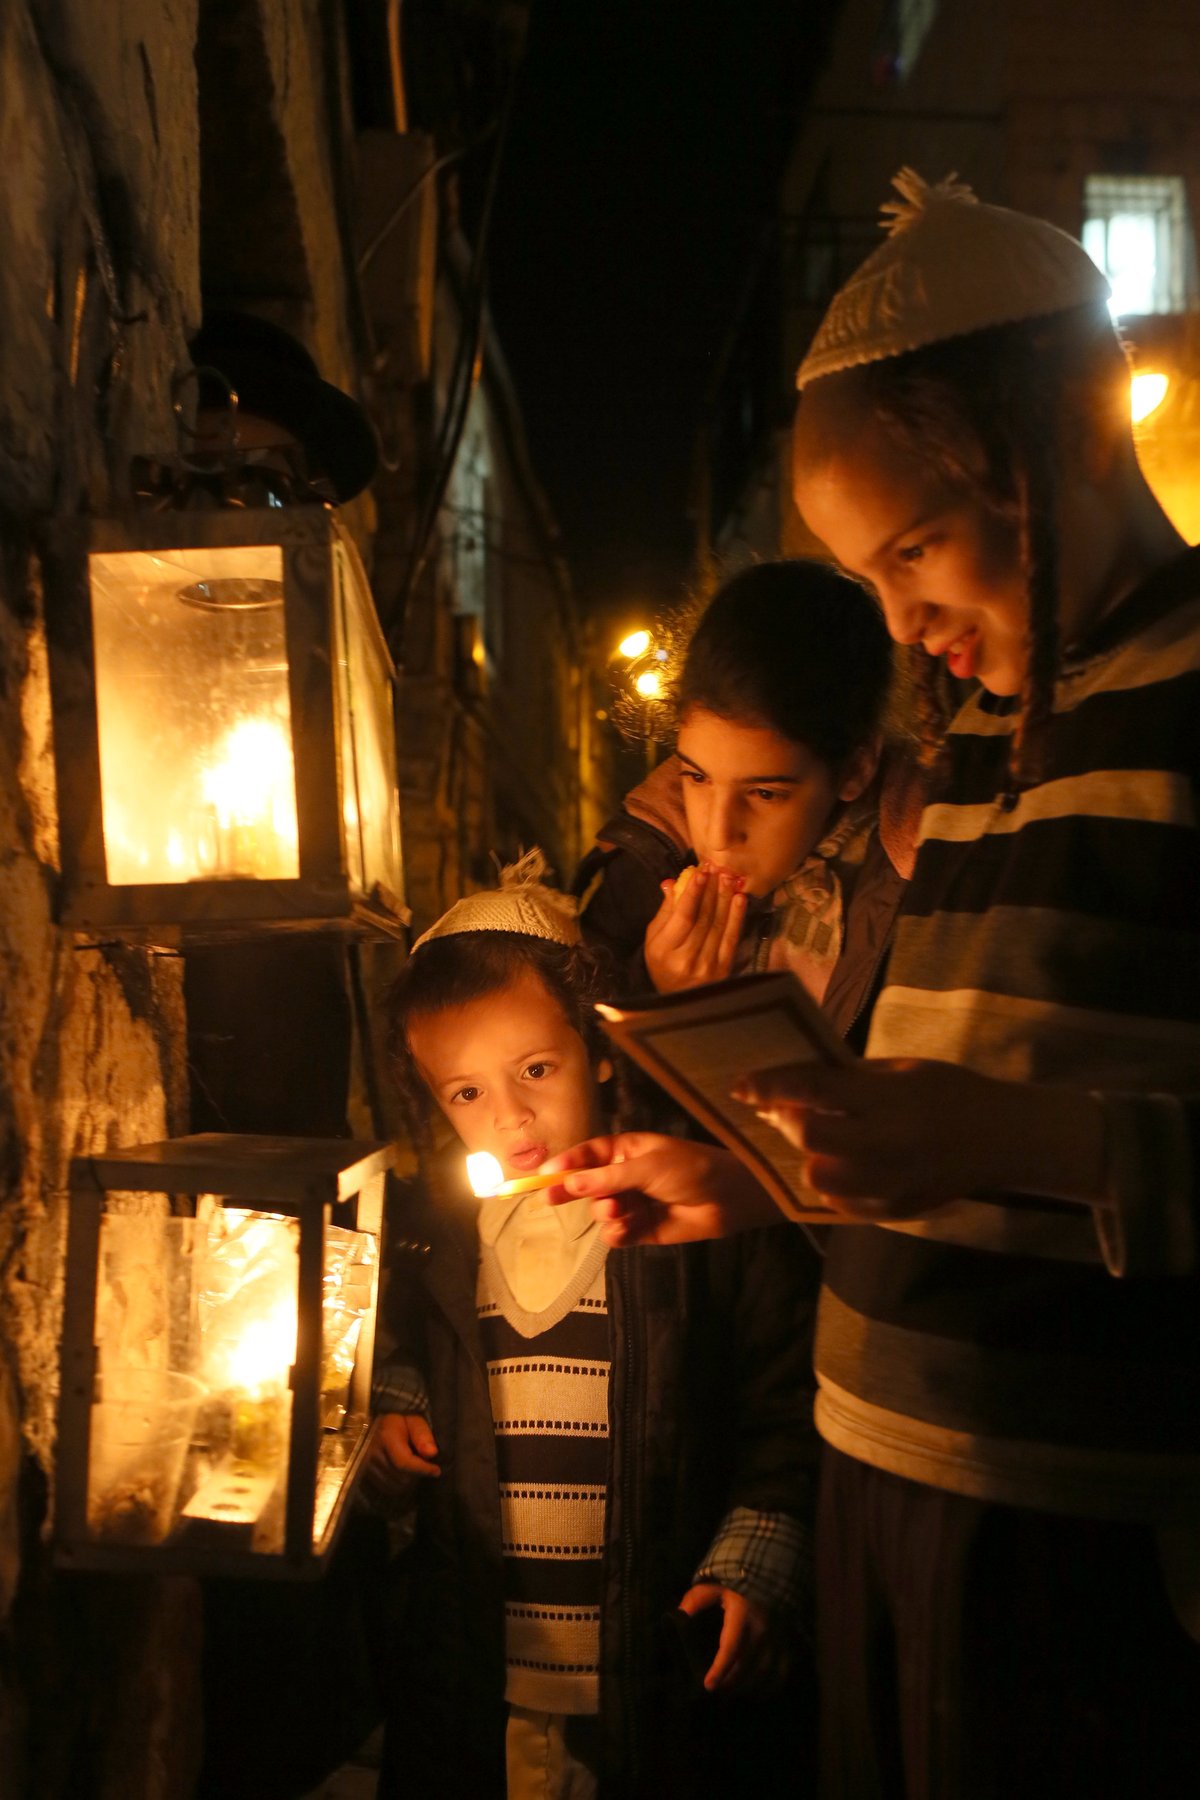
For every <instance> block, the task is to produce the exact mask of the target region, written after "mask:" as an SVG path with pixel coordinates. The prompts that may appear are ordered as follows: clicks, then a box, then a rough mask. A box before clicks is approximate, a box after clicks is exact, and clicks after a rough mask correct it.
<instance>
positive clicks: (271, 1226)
mask: <svg viewBox="0 0 1200 1800" xmlns="http://www.w3.org/2000/svg"><path fill="white" fill-rule="evenodd" d="M139 1198H141V1197H139ZM299 1230H300V1228H299V1223H298V1221H297V1220H296V1219H294V1218H283V1217H280V1216H278V1215H275V1214H263V1213H258V1212H250V1211H246V1210H244V1209H242V1208H236V1207H224V1206H221V1205H220V1204H219V1202H217V1201H216V1200H215V1199H213V1198H211V1197H201V1201H200V1204H199V1206H198V1209H197V1216H196V1217H195V1218H194V1219H180V1218H164V1217H161V1216H158V1217H151V1216H149V1215H147V1214H144V1213H138V1214H124V1213H120V1214H113V1213H105V1214H103V1215H102V1217H101V1224H100V1256H99V1264H98V1269H97V1291H96V1343H97V1369H96V1394H95V1399H94V1401H93V1405H92V1412H91V1436H90V1449H89V1461H88V1499H87V1515H88V1534H89V1536H90V1537H91V1538H92V1539H93V1540H94V1541H95V1542H97V1543H106V1544H125V1545H151V1544H161V1543H166V1542H168V1541H169V1542H171V1543H178V1544H190V1545H195V1546H197V1547H202V1548H212V1549H229V1550H252V1551H254V1552H257V1553H263V1554H277V1553H281V1552H282V1550H283V1548H284V1522H285V1502H286V1494H287V1472H288V1451H289V1447H290V1438H291V1417H292V1394H291V1389H290V1381H291V1373H292V1364H293V1362H294V1360H295V1355H296V1321H297V1292H298V1276H299V1255H298V1251H299Z"/></svg>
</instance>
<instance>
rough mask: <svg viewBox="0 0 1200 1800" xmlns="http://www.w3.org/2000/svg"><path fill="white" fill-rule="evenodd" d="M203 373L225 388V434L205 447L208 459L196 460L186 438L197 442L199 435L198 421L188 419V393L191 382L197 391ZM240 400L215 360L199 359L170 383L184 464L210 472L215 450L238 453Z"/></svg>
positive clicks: (196, 471)
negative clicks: (191, 453) (209, 361)
mask: <svg viewBox="0 0 1200 1800" xmlns="http://www.w3.org/2000/svg"><path fill="white" fill-rule="evenodd" d="M204 376H209V377H211V378H212V379H213V380H215V381H216V382H218V383H219V385H220V386H221V387H223V388H224V390H225V396H226V399H225V406H224V408H223V411H222V426H223V430H224V434H225V435H224V437H223V438H222V440H221V441H219V442H217V443H216V444H210V445H209V447H208V448H207V449H206V450H205V453H204V454H205V456H206V457H207V458H208V459H209V461H207V462H205V463H204V464H197V463H195V462H192V461H191V460H190V459H189V455H188V450H189V445H188V444H187V442H186V441H185V440H187V439H190V440H191V441H192V444H194V443H195V442H196V440H197V439H198V438H199V436H200V433H199V431H198V430H197V429H196V427H195V425H190V424H189V423H188V416H187V405H186V394H187V389H188V387H189V386H190V385H191V383H192V382H195V383H196V387H197V391H198V390H199V386H200V381H201V378H202V377H204ZM238 404H239V403H238V391H237V389H236V388H235V387H234V385H233V383H232V381H230V379H229V377H228V375H226V374H225V373H224V371H223V370H221V369H218V368H217V367H216V366H215V364H213V363H198V364H196V365H195V366H194V367H192V368H190V369H185V370H183V372H182V373H181V374H179V375H176V377H175V379H174V380H173V381H172V383H171V411H172V412H173V413H174V414H175V428H176V431H177V432H178V435H179V449H178V457H179V462H180V465H181V467H183V468H185V469H190V470H191V471H192V472H193V473H194V474H207V473H209V472H210V470H211V458H212V456H213V455H214V454H216V455H218V456H223V457H233V456H235V455H236V453H237V451H238V449H239V448H240V446H239V443H238Z"/></svg>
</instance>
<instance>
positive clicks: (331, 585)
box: [46, 506, 406, 943]
mask: <svg viewBox="0 0 1200 1800" xmlns="http://www.w3.org/2000/svg"><path fill="white" fill-rule="evenodd" d="M46 612H47V633H48V637H49V642H50V656H51V685H52V694H53V700H54V733H55V751H56V762H57V771H58V794H59V819H60V833H61V855H62V874H63V884H62V911H61V921H62V923H63V924H66V925H70V926H73V927H75V928H76V929H78V930H81V931H88V932H92V933H97V934H102V935H124V936H133V937H149V938H153V939H156V940H159V941H166V942H168V943H177V942H181V941H200V940H203V939H205V938H220V937H222V936H228V935H230V934H234V933H237V932H238V931H239V930H240V931H243V932H244V931H248V930H254V929H263V928H267V927H269V926H272V925H277V926H289V927H295V926H297V925H305V926H308V927H318V926H325V927H339V926H340V927H343V928H346V927H350V928H353V927H356V926H357V927H363V926H366V927H376V928H379V929H382V930H385V931H399V929H400V928H401V926H402V923H403V921H404V919H405V917H406V914H405V910H404V906H403V885H404V883H403V871H402V864H401V850H400V823H399V806H398V789H397V779H396V737H395V729H394V698H395V672H394V670H393V668H392V664H391V660H390V658H389V656H388V652H387V648H386V645H385V643H384V640H383V634H382V632H381V631H380V628H379V623H378V620H377V617H376V614H375V608H374V604H373V601H372V599H371V593H370V588H369V586H368V584H367V579H366V576H365V574H364V571H363V568H362V565H361V563H360V561H359V558H358V555H357V553H356V551H355V548H354V545H353V543H352V542H351V540H350V539H349V538H348V537H347V536H346V535H345V533H344V532H343V531H342V529H341V528H340V526H339V524H338V522H337V519H336V518H335V516H334V514H333V513H332V512H331V511H330V510H329V509H328V508H325V507H320V506H298V507H269V508H265V509H261V510H254V511H251V510H244V509H242V510H239V509H215V508H214V509H212V510H210V511H200V510H195V511H187V510H178V511H172V512H153V513H144V514H137V515H134V516H133V517H131V518H130V519H129V520H127V521H123V522H122V521H115V520H99V521H90V522H89V521H79V522H77V523H76V522H71V523H69V524H66V525H63V526H61V527H59V528H58V530H57V531H56V533H55V535H54V538H53V541H52V544H51V546H50V551H49V554H48V557H47V607H46Z"/></svg>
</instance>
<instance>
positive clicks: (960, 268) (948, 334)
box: [796, 169, 1112, 388]
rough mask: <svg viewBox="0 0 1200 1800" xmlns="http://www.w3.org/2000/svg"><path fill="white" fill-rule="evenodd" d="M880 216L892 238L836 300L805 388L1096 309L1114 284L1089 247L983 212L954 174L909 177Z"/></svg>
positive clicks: (901, 178) (806, 364)
mask: <svg viewBox="0 0 1200 1800" xmlns="http://www.w3.org/2000/svg"><path fill="white" fill-rule="evenodd" d="M892 186H893V187H894V188H895V189H896V192H897V193H898V194H899V196H900V198H899V199H898V200H888V201H885V202H884V205H883V207H882V208H881V211H882V212H883V213H884V214H885V215H886V214H890V215H891V216H890V218H888V219H885V220H884V221H883V224H884V229H885V230H886V231H887V232H888V234H889V235H888V237H887V238H886V240H885V241H884V242H883V243H882V244H881V245H880V246H879V248H878V250H875V251H873V252H872V254H871V255H870V256H868V258H867V260H866V262H864V263H863V264H862V266H861V267H860V268H859V269H857V270H856V271H855V273H854V274H853V275H852V276H851V277H850V279H849V281H848V282H847V283H846V284H845V286H844V287H843V288H841V289H840V290H839V291H838V293H837V294H835V295H834V298H833V300H832V302H831V303H830V306H829V310H828V311H827V312H826V314H825V317H824V318H823V319H822V321H821V323H820V325H819V326H818V328H817V334H816V336H815V337H814V339H813V341H812V343H811V345H810V346H809V351H808V354H807V356H806V357H805V358H804V361H803V362H802V363H801V364H800V368H799V370H798V372H797V375H796V386H797V387H798V388H803V387H807V386H808V384H809V382H810V381H816V380H817V379H818V378H819V377H820V376H822V375H835V374H837V373H838V372H839V371H840V370H842V369H852V368H856V367H858V366H859V365H860V364H862V363H872V362H882V361H883V360H884V358H885V357H889V356H901V355H903V354H904V352H905V351H906V350H919V349H920V348H921V347H922V346H923V345H925V344H938V343H941V342H943V341H944V340H945V339H946V338H954V337H962V336H965V334H966V333H967V332H970V331H983V330H985V329H986V328H987V327H988V326H990V325H1010V324H1012V323H1014V321H1016V320H1018V319H1037V318H1042V317H1044V316H1046V315H1047V314H1049V313H1057V312H1067V311H1069V310H1070V308H1071V307H1074V306H1086V305H1088V304H1089V302H1092V303H1096V304H1099V303H1100V302H1102V301H1106V300H1107V299H1108V297H1109V294H1110V293H1111V291H1112V290H1111V289H1110V287H1109V284H1108V281H1107V279H1106V278H1105V276H1104V275H1103V274H1102V273H1101V271H1100V270H1099V269H1098V268H1097V267H1096V265H1095V263H1094V262H1093V261H1092V259H1091V257H1090V256H1089V255H1088V253H1087V251H1086V250H1085V249H1084V248H1083V245H1082V244H1081V243H1079V242H1078V241H1077V239H1075V238H1073V237H1069V236H1068V235H1067V233H1066V232H1065V231H1060V230H1059V229H1058V227H1057V226H1056V225H1049V224H1047V222H1046V220H1045V219H1034V218H1031V217H1030V216H1029V214H1028V213H1019V212H1012V211H1011V210H1010V209H1009V208H1008V207H1006V206H987V205H984V204H983V203H981V202H980V201H979V200H977V199H976V198H975V195H974V194H973V193H972V192H971V189H970V188H969V187H964V186H963V185H962V184H961V183H960V182H959V181H957V180H956V178H955V177H954V176H953V175H950V176H948V177H947V178H946V180H945V181H939V182H938V183H937V185H936V187H930V186H929V185H928V184H927V183H926V182H924V181H922V179H921V177H920V176H919V175H917V174H916V173H915V172H914V171H913V170H912V169H901V170H900V173H899V174H898V175H896V176H894V177H893V180H892Z"/></svg>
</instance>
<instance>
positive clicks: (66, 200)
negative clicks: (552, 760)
mask: <svg viewBox="0 0 1200 1800" xmlns="http://www.w3.org/2000/svg"><path fill="white" fill-rule="evenodd" d="M194 29H195V6H194V4H192V0H176V3H175V4H173V5H170V6H163V5H160V4H152V3H151V0H135V3H133V4H130V5H126V6H122V7H121V8H119V9H118V8H109V7H96V6H93V5H91V4H89V3H88V0H59V3H58V4H42V5H39V6H36V7H35V6H33V5H32V4H31V5H26V4H25V3H24V0H15V3H14V4H11V5H8V6H6V7H3V8H0V92H2V94H3V105H2V106H0V156H2V158H3V167H4V170H5V178H4V181H3V182H2V183H0V242H2V243H3V244H4V246H5V253H4V256H3V258H2V259H0V1201H2V1204H0V1319H2V1327H0V1608H2V1612H3V1619H4V1625H3V1629H4V1632H5V1638H6V1645H5V1655H4V1659H3V1676H2V1677H0V1680H2V1682H3V1690H2V1691H0V1718H2V1719H3V1721H4V1724H3V1728H2V1730H3V1737H0V1770H2V1771H3V1773H2V1774H0V1784H2V1786H3V1791H4V1793H5V1794H6V1795H7V1794H9V1793H11V1794H13V1795H21V1796H24V1795H26V1794H29V1795H35V1794H36V1795H38V1796H39V1797H40V1796H43V1795H44V1796H46V1797H47V1800H52V1797H53V1796H55V1795H57V1794H59V1793H63V1792H66V1791H68V1789H69V1788H70V1787H71V1784H72V1783H75V1784H79V1783H81V1782H82V1783H83V1784H84V1786H83V1787H80V1786H79V1785H76V1786H75V1787H74V1789H73V1790H72V1791H90V1792H95V1793H96V1794H110V1793H111V1794H114V1795H115V1794H117V1793H130V1794H133V1793H138V1794H146V1795H160V1794H161V1795H163V1796H164V1797H165V1796H167V1795H169V1794H170V1795H174V1794H178V1793H180V1792H186V1791H187V1783H188V1781H189V1779H190V1772H191V1770H192V1769H193V1768H194V1764H195V1752H196V1743H197V1738H196V1726H195V1723H194V1721H195V1709H194V1705H190V1704H189V1701H194V1658H193V1657H190V1656H189V1655H188V1654H187V1651H186V1649H185V1646H186V1645H187V1644H189V1643H190V1642H193V1641H194V1640H193V1633H194V1604H193V1605H192V1606H191V1607H189V1601H188V1595H187V1593H186V1591H185V1590H184V1589H183V1588H182V1587H180V1586H176V1587H175V1588H174V1589H172V1590H167V1589H166V1588H164V1587H161V1586H153V1585H147V1584H137V1585H136V1586H135V1585H133V1584H130V1585H129V1587H128V1589H127V1591H126V1592H125V1593H124V1594H123V1595H121V1596H119V1597H116V1598H114V1596H112V1595H111V1594H110V1593H108V1592H107V1591H105V1590H104V1589H102V1588H101V1587H100V1586H98V1585H97V1584H95V1583H84V1582H77V1583H76V1584H75V1585H74V1586H73V1587H72V1586H71V1585H70V1584H67V1583H64V1582H62V1581H60V1580H58V1579H57V1578H55V1577H54V1576H53V1575H52V1573H51V1570H50V1564H49V1552H48V1549H47V1546H46V1542H45V1524H46V1517H47V1509H48V1506H49V1504H50V1500H51V1496H52V1489H53V1474H54V1415H55V1404H56V1396H57V1386H58V1355H57V1347H58V1334H59V1319H60V1309H61V1293H62V1245H63V1235H64V1226H65V1199H64V1189H65V1181H66V1172H67V1165H68V1162H69V1160H70V1158H71V1157H72V1156H77V1155H81V1154H87V1153H88V1152H90V1151H94V1150H97V1149H101V1148H103V1147H105V1146H106V1145H110V1144H113V1143H115V1142H117V1141H119V1140H121V1139H127V1140H128V1139H129V1138H131V1137H132V1138H134V1139H136V1138H139V1137H156V1136H161V1135H163V1134H164V1133H166V1132H168V1131H171V1130H179V1129H181V1128H183V1126H184V1123H185V1118H186V1077H185V1068H184V1061H183V1053H182V1046H183V1014H182V1000H181V981H180V972H179V964H178V962H177V961H176V960H175V959H173V958H165V957H160V956H156V955H152V954H151V953H149V952H146V951H141V950H128V949H121V948H100V947H95V946H86V947H84V946H79V945H77V944H76V943H75V941H74V940H73V938H72V937H71V936H69V935H68V934H66V933H63V932H61V931H59V929H58V928H57V927H56V926H55V924H54V922H53V909H54V900H55V886H56V880H57V824H56V817H55V805H54V778H53V759H52V738H51V731H50V721H49V697H48V685H47V673H46V650H45V635H44V630H43V616H44V607H45V606H46V605H53V604H54V596H53V594H49V595H46V596H44V595H43V593H42V590H41V584H40V579H39V567H38V560H37V555H36V548H35V546H36V542H37V534H38V528H39V526H40V523H41V521H42V520H43V519H44V518H45V517H46V516H47V515H49V514H52V513H56V512H65V513H74V512H77V511H79V510H81V509H84V508H89V509H95V510H103V509H104V508H106V507H107V506H109V505H111V504H112V503H113V501H114V499H115V498H117V497H119V495H120V493H121V490H122V486H123V483H124V479H125V471H126V468H127V465H128V460H129V458H130V456H131V455H132V454H133V453H134V452H135V451H164V450H167V449H169V447H170V444H171V441H172V437H173V432H172V429H171V413H170V405H169V389H170V381H171V376H172V373H173V371H174V370H175V369H176V368H178V366H179V365H180V363H181V361H182V360H183V357H184V341H185V336H186V332H187V330H188V328H189V327H190V326H192V325H194V323H195V322H196V321H197V320H198V316H199V291H200V290H199V237H198V230H199V219H198V209H197V201H196V189H197V166H198V127H197V110H196V83H195V74H194V70H193V66H192V40H193V35H194ZM102 1626H103V1627H104V1629H103V1631H102V1629H101V1627H102ZM168 1646H170V1647H172V1652H171V1654H170V1658H169V1664H170V1666H173V1667H174V1669H175V1670H176V1671H177V1674H176V1675H174V1676H172V1677H170V1678H166V1679H164V1677H163V1675H162V1673H161V1671H162V1670H163V1669H164V1667H166V1666H168V1663H167V1658H166V1657H165V1655H164V1653H165V1652H167V1650H168ZM135 1696H136V1697H137V1698H135ZM106 1712H107V1718H106V1717H105V1716H104V1715H105V1713H106ZM122 1715H123V1717H124V1719H125V1721H126V1730H125V1733H124V1735H123V1738H119V1737H118V1734H117V1732H116V1729H115V1725H114V1721H115V1719H116V1718H117V1717H118V1716H122ZM189 1721H191V1722H190V1723H189ZM88 1784H90V1786H89V1785H88Z"/></svg>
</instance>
